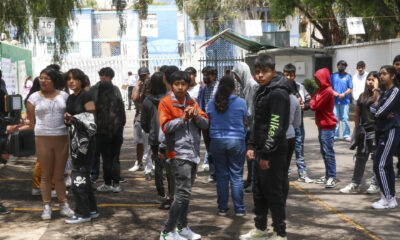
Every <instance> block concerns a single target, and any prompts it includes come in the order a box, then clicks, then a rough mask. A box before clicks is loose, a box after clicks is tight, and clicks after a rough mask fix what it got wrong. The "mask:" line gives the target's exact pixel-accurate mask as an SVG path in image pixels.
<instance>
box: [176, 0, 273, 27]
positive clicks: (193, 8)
mask: <svg viewBox="0 0 400 240" xmlns="http://www.w3.org/2000/svg"><path fill="white" fill-rule="evenodd" d="M175 2H176V4H177V5H178V7H179V8H180V10H183V7H184V10H185V12H186V14H187V15H188V16H189V19H190V21H191V22H192V23H193V25H194V27H195V29H196V31H198V28H199V26H198V23H199V20H205V23H206V26H207V27H208V28H209V29H210V30H211V31H212V33H216V32H218V31H219V30H220V24H221V23H223V22H225V21H230V20H232V19H234V18H237V17H238V16H241V15H242V14H243V12H246V13H247V18H248V19H261V16H262V11H260V9H262V8H263V7H264V3H265V1H264V0H222V1H214V0H175Z"/></svg>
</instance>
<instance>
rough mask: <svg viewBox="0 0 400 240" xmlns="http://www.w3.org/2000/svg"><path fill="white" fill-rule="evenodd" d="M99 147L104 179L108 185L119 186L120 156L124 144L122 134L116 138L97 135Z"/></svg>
mask: <svg viewBox="0 0 400 240" xmlns="http://www.w3.org/2000/svg"><path fill="white" fill-rule="evenodd" d="M96 138H97V139H96V140H97V147H98V149H99V151H100V153H101V156H102V158H103V178H104V183H105V184H106V185H111V183H114V184H116V185H118V184H119V180H120V167H119V166H120V163H119V154H120V151H121V146H122V142H123V138H122V133H121V134H116V136H114V137H108V136H105V135H97V136H96Z"/></svg>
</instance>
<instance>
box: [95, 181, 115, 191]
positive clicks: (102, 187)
mask: <svg viewBox="0 0 400 240" xmlns="http://www.w3.org/2000/svg"><path fill="white" fill-rule="evenodd" d="M96 190H97V191H99V192H112V191H113V186H111V185H107V184H105V183H103V184H101V185H100V186H99V187H97V189H96Z"/></svg>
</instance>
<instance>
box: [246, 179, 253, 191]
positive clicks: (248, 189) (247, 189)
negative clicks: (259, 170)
mask: <svg viewBox="0 0 400 240" xmlns="http://www.w3.org/2000/svg"><path fill="white" fill-rule="evenodd" d="M244 191H245V192H247V193H251V192H253V183H252V182H250V185H249V186H247V187H246V188H245V189H244Z"/></svg>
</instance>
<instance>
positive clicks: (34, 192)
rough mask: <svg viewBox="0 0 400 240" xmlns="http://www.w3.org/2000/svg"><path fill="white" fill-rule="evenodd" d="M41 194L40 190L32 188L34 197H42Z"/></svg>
mask: <svg viewBox="0 0 400 240" xmlns="http://www.w3.org/2000/svg"><path fill="white" fill-rule="evenodd" d="M40 194H41V192H40V189H38V188H32V196H40Z"/></svg>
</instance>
